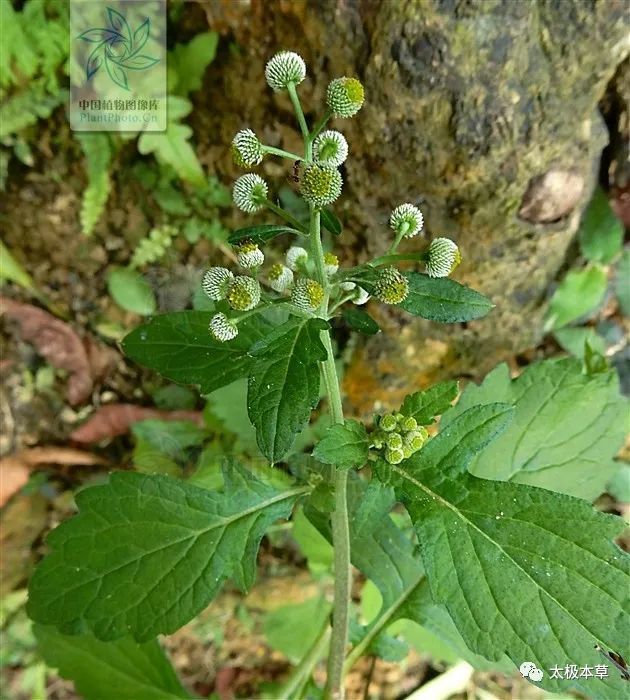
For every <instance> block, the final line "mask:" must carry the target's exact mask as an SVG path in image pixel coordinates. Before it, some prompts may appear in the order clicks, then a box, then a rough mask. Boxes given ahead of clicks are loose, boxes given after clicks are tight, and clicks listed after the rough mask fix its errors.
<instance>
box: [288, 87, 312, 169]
mask: <svg viewBox="0 0 630 700" xmlns="http://www.w3.org/2000/svg"><path fill="white" fill-rule="evenodd" d="M287 90H288V91H289V97H290V98H291V102H292V103H293V109H294V110H295V115H296V117H297V120H298V123H299V124H300V130H301V131H302V136H303V137H304V146H305V153H304V158H305V159H306V160H308V153H307V144H308V143H309V141H310V135H309V133H308V126H307V125H306V119H305V118H304V112H303V111H302V105H301V104H300V98H299V97H298V94H297V90H296V89H295V84H294V83H289V84H288V85H287Z"/></svg>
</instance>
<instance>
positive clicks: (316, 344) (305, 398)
mask: <svg viewBox="0 0 630 700" xmlns="http://www.w3.org/2000/svg"><path fill="white" fill-rule="evenodd" d="M328 327H329V326H328V324H327V323H326V322H325V321H323V320H322V319H318V318H310V319H290V320H289V321H287V322H286V323H284V324H283V325H282V326H280V327H279V328H276V329H275V330H274V331H273V332H272V333H270V334H269V335H268V336H267V337H266V338H265V339H264V340H262V341H260V342H259V343H257V344H256V345H255V346H254V347H253V348H252V349H251V354H252V355H255V356H256V357H257V360H256V362H255V363H254V366H253V367H252V371H251V374H250V377H249V387H248V394H247V411H248V413H249V418H250V420H251V422H252V423H253V425H254V427H255V428H256V438H257V440H258V446H259V447H260V450H261V452H262V453H263V454H264V455H265V457H267V459H268V460H269V461H270V462H272V463H274V462H277V461H278V460H280V459H282V457H284V455H286V454H287V452H288V451H289V450H290V449H291V445H292V444H293V441H294V440H295V437H296V435H297V434H298V433H300V432H301V431H302V430H303V429H304V427H305V426H306V424H307V423H308V420H309V418H310V415H311V411H312V410H313V408H315V406H316V405H317V403H318V402H319V385H320V375H319V363H320V362H323V361H324V360H325V359H326V357H327V353H326V349H325V348H324V345H323V343H322V341H321V339H320V334H321V331H322V330H325V329H327V328H328Z"/></svg>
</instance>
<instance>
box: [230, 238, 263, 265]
mask: <svg viewBox="0 0 630 700" xmlns="http://www.w3.org/2000/svg"><path fill="white" fill-rule="evenodd" d="M234 252H235V253H236V260H237V262H238V264H239V265H240V266H241V267H242V268H243V269H245V270H250V269H251V268H253V267H260V266H261V265H262V264H263V263H264V262H265V256H264V254H263V252H262V250H260V248H259V247H258V243H254V242H253V241H242V242H241V243H239V244H238V245H235V246H234Z"/></svg>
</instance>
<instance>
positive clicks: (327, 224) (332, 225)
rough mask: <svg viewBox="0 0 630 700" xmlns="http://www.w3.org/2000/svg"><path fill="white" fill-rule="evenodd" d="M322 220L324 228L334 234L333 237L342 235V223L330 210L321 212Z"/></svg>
mask: <svg viewBox="0 0 630 700" xmlns="http://www.w3.org/2000/svg"><path fill="white" fill-rule="evenodd" d="M320 218H321V222H322V226H323V227H324V228H325V229H326V230H327V231H330V232H331V233H332V234H333V236H340V235H341V232H342V230H343V227H342V226H341V221H339V219H338V218H337V217H336V216H335V215H334V214H333V213H332V212H331V211H330V210H329V209H322V210H321V212H320Z"/></svg>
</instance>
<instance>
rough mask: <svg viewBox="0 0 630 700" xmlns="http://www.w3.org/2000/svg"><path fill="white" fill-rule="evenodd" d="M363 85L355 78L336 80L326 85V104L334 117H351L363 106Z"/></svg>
mask: <svg viewBox="0 0 630 700" xmlns="http://www.w3.org/2000/svg"><path fill="white" fill-rule="evenodd" d="M364 97H365V93H364V90H363V85H361V82H360V81H359V80H357V79H356V78H337V79H335V80H333V81H332V82H331V83H330V84H329V85H328V90H327V91H326V102H327V104H328V106H329V107H330V109H332V111H333V112H334V114H335V116H336V117H353V116H354V115H355V114H356V113H357V112H358V111H359V110H360V109H361V107H362V106H363V99H364Z"/></svg>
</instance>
